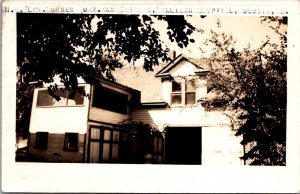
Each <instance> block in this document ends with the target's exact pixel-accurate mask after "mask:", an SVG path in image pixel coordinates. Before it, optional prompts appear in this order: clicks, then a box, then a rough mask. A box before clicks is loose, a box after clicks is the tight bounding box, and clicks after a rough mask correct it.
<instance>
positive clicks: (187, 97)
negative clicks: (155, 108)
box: [171, 80, 196, 105]
mask: <svg viewBox="0 0 300 194" xmlns="http://www.w3.org/2000/svg"><path fill="white" fill-rule="evenodd" d="M171 103H172V105H192V104H195V103H196V87H195V85H194V84H193V82H191V81H186V80H185V81H180V82H177V81H172V94H171Z"/></svg>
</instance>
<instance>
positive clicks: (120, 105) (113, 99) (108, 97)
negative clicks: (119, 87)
mask: <svg viewBox="0 0 300 194" xmlns="http://www.w3.org/2000/svg"><path fill="white" fill-rule="evenodd" d="M127 105H128V96H127V95H126V94H122V93H119V92H116V91H113V90H110V89H108V88H104V87H101V86H95V87H94V94H93V103H92V106H94V107H97V108H103V109H105V110H109V111H113V112H117V113H121V114H127Z"/></svg>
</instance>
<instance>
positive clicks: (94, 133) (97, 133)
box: [91, 128, 100, 140]
mask: <svg viewBox="0 0 300 194" xmlns="http://www.w3.org/2000/svg"><path fill="white" fill-rule="evenodd" d="M91 139H97V140H99V139H100V129H98V128H91Z"/></svg>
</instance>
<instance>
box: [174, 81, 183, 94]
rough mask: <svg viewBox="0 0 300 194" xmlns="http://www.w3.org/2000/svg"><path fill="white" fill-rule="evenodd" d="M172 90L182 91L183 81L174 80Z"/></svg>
mask: <svg viewBox="0 0 300 194" xmlns="http://www.w3.org/2000/svg"><path fill="white" fill-rule="evenodd" d="M172 92H181V83H178V82H175V81H173V82H172Z"/></svg>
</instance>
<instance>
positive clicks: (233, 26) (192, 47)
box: [92, 15, 279, 58]
mask: <svg viewBox="0 0 300 194" xmlns="http://www.w3.org/2000/svg"><path fill="white" fill-rule="evenodd" d="M97 20H98V19H96V18H95V19H94V20H92V29H93V30H94V31H95V30H96V24H97ZM186 20H187V21H188V22H189V23H191V24H192V25H193V26H195V27H196V28H197V29H201V30H203V33H199V32H196V31H195V32H194V33H193V34H192V36H191V38H193V39H195V43H193V44H189V45H188V47H186V48H184V49H181V48H179V47H178V46H177V44H176V43H175V42H173V43H172V42H171V41H170V40H169V38H168V35H167V29H166V28H167V24H166V22H164V21H157V20H156V21H155V20H154V26H155V27H156V28H157V29H159V32H160V38H161V40H162V41H163V42H165V43H166V45H167V46H168V47H169V48H172V50H175V51H176V54H177V55H179V54H181V53H182V54H185V55H187V56H189V57H195V58H201V57H209V55H210V54H211V52H210V50H211V47H208V46H206V45H204V41H205V40H206V39H207V38H209V35H210V30H214V31H216V30H221V31H222V32H225V33H226V34H228V35H229V34H232V36H233V38H234V40H235V41H236V47H235V48H236V50H239V51H240V50H242V49H243V48H245V47H247V45H248V44H250V46H251V48H257V47H259V46H260V45H262V43H263V42H264V41H265V40H266V36H269V37H270V38H271V42H272V41H273V42H275V43H279V39H278V35H277V34H276V33H275V32H274V31H273V30H272V29H271V28H270V27H269V26H268V25H269V24H267V23H266V22H261V18H260V17H259V16H207V17H205V18H201V17H199V16H197V15H193V16H186ZM218 20H219V21H220V24H221V28H220V29H218V28H217V21H218ZM200 48H201V49H200ZM201 50H202V51H201ZM203 51H205V53H203Z"/></svg>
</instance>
